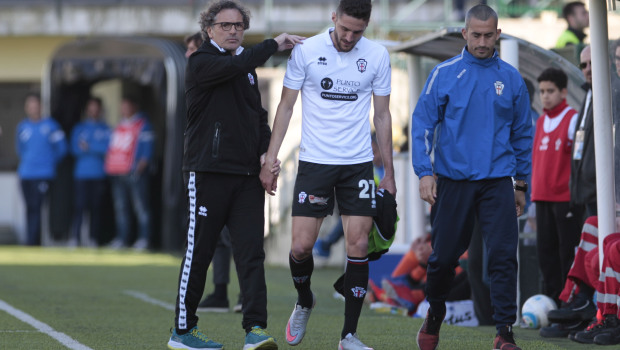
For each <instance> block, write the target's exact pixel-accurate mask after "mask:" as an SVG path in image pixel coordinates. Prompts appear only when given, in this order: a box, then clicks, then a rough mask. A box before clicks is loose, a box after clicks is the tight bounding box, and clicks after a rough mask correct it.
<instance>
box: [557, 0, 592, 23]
mask: <svg viewBox="0 0 620 350" xmlns="http://www.w3.org/2000/svg"><path fill="white" fill-rule="evenodd" d="M585 6H586V5H584V3H583V2H580V1H572V2H569V3H568V4H566V5H564V7H563V8H562V17H564V19H565V20H568V16H570V15H572V14H574V13H575V10H577V8H578V7H585Z"/></svg>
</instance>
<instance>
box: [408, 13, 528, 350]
mask: <svg viewBox="0 0 620 350" xmlns="http://www.w3.org/2000/svg"><path fill="white" fill-rule="evenodd" d="M497 21H498V20H497V14H496V13H495V11H493V9H491V8H490V7H488V6H486V5H476V6H474V7H473V8H472V9H470V10H469V12H468V13H467V16H466V21H465V28H464V29H463V30H462V34H463V37H464V38H465V40H466V41H467V46H465V48H464V49H463V51H462V52H461V54H459V55H458V56H455V57H453V58H451V59H449V60H447V61H445V62H443V63H441V64H439V65H438V66H436V67H435V68H434V69H433V71H432V72H431V74H430V76H429V78H428V80H427V82H426V85H425V86H424V90H423V91H422V94H421V96H420V99H419V100H418V103H417V106H416V108H415V111H414V112H413V116H412V128H411V136H412V160H413V168H414V170H415V173H416V174H417V175H418V176H419V177H420V197H421V198H422V199H423V200H425V201H427V202H428V203H429V204H431V205H432V209H431V223H432V245H433V253H432V254H431V256H430V258H429V260H428V269H427V287H426V294H427V298H428V301H429V303H430V310H429V312H428V314H427V316H426V320H425V321H424V324H423V325H422V328H421V329H420V331H419V333H418V339H417V342H418V346H419V347H420V349H422V350H430V349H436V347H437V344H438V342H439V329H440V327H441V322H442V320H443V318H444V316H445V312H446V306H445V300H446V297H447V295H448V292H449V291H450V286H451V283H452V280H453V278H454V269H455V267H456V266H457V264H458V258H459V256H461V254H463V253H464V252H465V250H466V249H467V247H468V245H469V241H470V239H471V233H472V230H473V226H474V219H475V218H477V219H478V222H479V224H480V228H481V231H482V235H483V239H484V242H485V243H486V249H487V254H488V271H489V275H490V280H491V301H492V303H493V306H494V308H495V314H494V320H495V324H496V327H497V331H498V334H497V336H496V338H495V341H494V348H495V349H519V348H518V347H517V346H516V345H515V342H514V338H513V336H512V329H511V325H512V324H513V323H514V322H515V321H516V312H517V306H516V299H517V291H516V284H517V244H518V227H517V215H521V213H523V208H524V205H525V191H526V190H527V184H526V183H525V179H526V177H527V176H528V175H529V173H530V163H531V144H532V121H531V119H530V112H529V108H530V102H529V96H528V92H527V88H526V86H525V83H524V81H523V78H521V75H520V74H519V72H518V71H517V70H516V69H515V68H513V67H512V66H510V65H509V64H507V63H506V62H504V61H502V60H501V59H500V58H499V57H498V55H497V51H495V48H494V47H495V43H496V41H497V40H498V38H499V35H500V33H501V30H500V29H498V28H497ZM433 150H434V164H433V163H431V152H432V151H433ZM435 176H436V178H435ZM512 177H514V179H515V181H516V182H515V186H514V190H513V181H512ZM436 179H437V180H436ZM515 204H516V211H515Z"/></svg>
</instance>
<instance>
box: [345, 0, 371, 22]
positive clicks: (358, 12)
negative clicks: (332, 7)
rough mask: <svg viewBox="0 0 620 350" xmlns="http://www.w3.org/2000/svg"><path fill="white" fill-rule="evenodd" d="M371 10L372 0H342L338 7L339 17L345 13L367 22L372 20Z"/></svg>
mask: <svg viewBox="0 0 620 350" xmlns="http://www.w3.org/2000/svg"><path fill="white" fill-rule="evenodd" d="M371 12H372V3H371V1H370V0H340V3H339V4H338V8H336V14H337V15H338V17H340V16H342V15H343V14H345V15H347V16H351V17H353V18H357V19H361V20H363V21H365V22H368V21H370V13H371Z"/></svg>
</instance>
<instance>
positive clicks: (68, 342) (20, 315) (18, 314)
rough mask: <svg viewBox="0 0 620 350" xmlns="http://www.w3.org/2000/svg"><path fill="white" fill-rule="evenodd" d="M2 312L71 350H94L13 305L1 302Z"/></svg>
mask: <svg viewBox="0 0 620 350" xmlns="http://www.w3.org/2000/svg"><path fill="white" fill-rule="evenodd" d="M0 310H4V311H6V312H7V313H8V314H10V315H13V316H14V317H15V318H17V319H19V320H20V321H22V322H24V323H27V324H29V325H31V326H32V327H34V328H36V329H37V330H38V331H39V332H41V333H45V334H47V335H49V336H50V337H52V338H54V339H56V340H58V342H59V343H61V344H62V345H64V346H66V347H68V348H69V349H73V350H93V349H91V348H89V347H88V346H86V345H84V344H81V343H79V342H78V341H77V340H75V339H73V338H71V337H70V336H68V335H66V334H64V333H62V332H58V331H56V330H54V329H53V328H52V327H50V326H49V325H47V324H46V323H43V322H41V321H39V320H37V319H35V318H34V317H32V316H30V315H28V314H27V313H25V312H23V311H21V310H18V309H16V308H14V307H12V306H11V305H9V304H7V303H6V302H5V301H3V300H0Z"/></svg>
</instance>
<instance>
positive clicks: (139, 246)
mask: <svg viewBox="0 0 620 350" xmlns="http://www.w3.org/2000/svg"><path fill="white" fill-rule="evenodd" d="M148 247H149V242H148V241H147V240H146V239H145V238H140V239H138V240H137V241H136V242H135V243H134V244H133V246H132V248H133V249H135V250H146V249H147V248H148Z"/></svg>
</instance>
